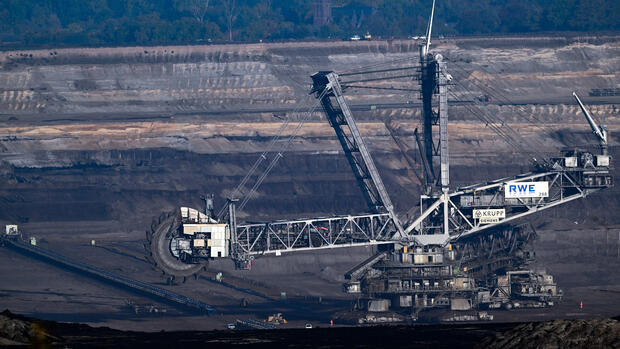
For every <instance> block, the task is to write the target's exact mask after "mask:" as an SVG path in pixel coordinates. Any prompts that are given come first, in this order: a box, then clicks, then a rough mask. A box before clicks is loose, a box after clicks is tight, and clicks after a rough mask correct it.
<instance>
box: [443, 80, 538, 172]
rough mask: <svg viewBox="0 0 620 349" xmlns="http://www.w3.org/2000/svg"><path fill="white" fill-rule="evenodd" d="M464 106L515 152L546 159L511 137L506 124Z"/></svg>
mask: <svg viewBox="0 0 620 349" xmlns="http://www.w3.org/2000/svg"><path fill="white" fill-rule="evenodd" d="M450 94H451V95H452V96H453V97H454V98H455V99H456V100H457V101H458V98H457V97H456V95H455V94H454V93H452V92H450ZM463 106H464V107H465V108H466V109H467V110H469V112H470V113H472V114H473V115H474V116H476V117H477V118H478V119H479V120H480V121H482V122H483V123H485V125H486V126H487V127H489V128H490V129H491V130H492V131H493V132H495V133H496V134H497V135H499V136H500V137H501V138H502V139H503V140H504V141H505V142H506V143H507V144H508V145H509V146H511V147H513V148H514V149H515V150H517V151H520V152H522V153H525V154H530V156H532V155H533V156H532V158H533V159H534V160H535V161H538V160H537V159H536V156H538V157H540V158H542V159H544V157H543V156H542V154H540V153H537V152H535V151H531V150H528V149H527V148H526V147H524V146H523V145H521V142H520V139H516V138H515V137H514V136H513V135H511V134H509V133H508V132H506V128H505V126H506V124H505V123H498V122H497V121H496V120H493V119H492V118H489V117H488V116H487V115H485V113H484V112H481V110H480V109H478V110H476V109H474V108H472V107H471V106H470V105H467V104H464V105H463ZM497 124H500V125H502V126H504V127H500V126H497Z"/></svg>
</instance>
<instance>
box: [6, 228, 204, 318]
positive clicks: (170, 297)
mask: <svg viewBox="0 0 620 349" xmlns="http://www.w3.org/2000/svg"><path fill="white" fill-rule="evenodd" d="M0 240H1V241H2V242H3V243H4V245H5V246H7V247H11V248H13V249H16V250H18V251H20V252H23V253H27V254H33V255H35V256H38V257H41V258H42V259H44V260H47V261H50V262H53V263H56V264H60V265H62V266H64V267H68V268H69V269H72V270H75V271H79V272H82V273H86V274H87V275H89V276H93V277H96V278H99V279H101V280H105V281H108V282H110V283H112V284H115V285H117V286H123V287H126V288H129V289H130V290H133V291H137V292H139V293H142V294H147V295H150V296H155V297H157V298H160V299H162V300H164V301H166V302H168V303H172V304H174V305H180V306H183V307H188V308H191V309H193V310H198V311H200V312H205V313H210V312H213V311H215V308H214V307H212V306H210V305H208V304H206V303H203V302H201V301H198V300H195V299H192V298H188V297H186V296H183V295H180V294H177V293H174V292H170V291H168V290H165V289H163V288H159V287H155V286H152V285H149V284H147V283H144V282H141V281H138V280H132V279H129V278H126V277H124V276H120V275H117V274H114V273H110V272H108V271H105V270H102V269H99V268H96V267H93V266H90V265H88V264H84V263H80V262H76V261H74V260H71V259H69V258H67V257H65V256H62V255H59V254H57V253H54V252H51V251H48V250H45V249H42V248H40V247H37V246H33V245H30V244H27V243H25V242H24V241H21V240H19V239H12V238H0Z"/></svg>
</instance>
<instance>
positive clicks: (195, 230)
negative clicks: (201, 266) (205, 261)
mask: <svg viewBox="0 0 620 349" xmlns="http://www.w3.org/2000/svg"><path fill="white" fill-rule="evenodd" d="M181 218H182V220H183V222H188V223H183V235H184V236H185V237H187V238H189V239H191V241H192V243H193V247H207V248H208V249H209V251H210V255H209V256H210V257H228V251H229V245H230V230H229V229H228V224H222V223H216V222H215V220H213V219H211V218H210V217H208V216H207V215H205V214H203V213H201V212H199V211H198V210H195V209H193V208H189V207H181ZM197 235H198V236H200V237H198V236H197Z"/></svg>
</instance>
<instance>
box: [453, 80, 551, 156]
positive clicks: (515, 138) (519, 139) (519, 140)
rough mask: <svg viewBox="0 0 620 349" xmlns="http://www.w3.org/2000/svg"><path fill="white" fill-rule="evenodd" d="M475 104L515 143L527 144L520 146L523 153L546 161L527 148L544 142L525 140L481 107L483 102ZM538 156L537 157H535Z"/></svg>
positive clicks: (539, 147)
mask: <svg viewBox="0 0 620 349" xmlns="http://www.w3.org/2000/svg"><path fill="white" fill-rule="evenodd" d="M456 83H457V84H459V85H460V83H459V82H458V81H456ZM461 87H463V88H465V87H464V86H462V85H461ZM474 103H475V105H477V106H478V109H479V110H480V111H482V112H483V113H484V114H485V115H486V116H487V117H488V119H489V120H490V121H492V122H495V123H496V124H499V125H501V129H502V130H503V131H505V134H506V135H510V136H511V138H512V139H513V141H515V142H516V143H517V144H519V146H520V147H521V144H522V143H524V144H526V145H527V148H525V147H521V148H522V151H524V152H525V153H528V154H531V155H535V157H533V159H534V160H535V161H536V162H538V159H540V160H541V161H543V162H546V157H545V156H544V154H543V153H541V152H538V151H532V150H528V149H543V148H544V144H543V143H541V142H539V141H536V140H527V139H525V137H523V136H522V135H521V134H520V133H519V132H517V131H515V130H514V128H512V127H511V126H510V125H509V124H508V123H506V122H505V121H503V120H501V119H499V118H498V117H497V116H493V115H492V114H491V113H490V112H489V111H487V110H486V109H485V108H483V106H484V105H483V104H482V103H481V102H479V101H475V100H474ZM468 109H469V110H472V109H471V108H468ZM537 158H538V159H537Z"/></svg>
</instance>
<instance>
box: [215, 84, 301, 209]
mask: <svg viewBox="0 0 620 349" xmlns="http://www.w3.org/2000/svg"><path fill="white" fill-rule="evenodd" d="M309 99H310V96H309V95H307V96H306V98H305V99H304V100H303V101H302V103H301V104H300V105H299V106H298V107H297V108H295V110H294V111H293V112H292V114H293V115H294V114H297V113H299V111H300V110H302V109H306V108H307V105H308V104H309V103H308V101H309ZM289 123H290V118H288V117H287V118H286V120H285V121H284V122H283V123H282V125H281V126H280V129H279V130H278V132H277V133H276V134H275V135H274V136H273V137H272V138H271V140H270V141H269V144H268V145H267V147H266V148H265V150H264V151H263V152H262V153H261V155H260V156H259V157H258V159H256V161H255V162H254V164H253V165H252V167H251V168H250V171H248V173H246V175H245V177H243V179H242V180H241V182H240V183H239V184H238V185H237V187H236V188H235V189H234V190H233V192H232V194H231V199H234V198H235V197H236V195H238V194H241V191H242V190H243V188H244V187H245V185H246V184H247V182H248V180H250V178H251V177H252V176H253V175H254V172H256V170H257V169H258V167H259V166H260V164H261V163H262V162H263V161H264V160H266V159H267V154H269V153H270V152H271V151H272V149H273V147H274V146H275V145H276V143H277V141H278V140H279V139H280V136H281V135H282V133H283V132H284V130H285V129H286V127H287V126H288V124H289ZM225 211H226V206H225V205H224V206H222V208H221V209H220V211H219V212H218V213H217V217H218V218H221V217H222V215H223V214H224V213H225Z"/></svg>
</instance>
